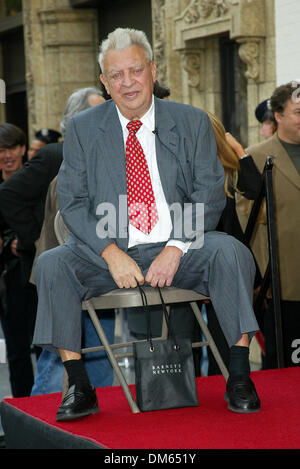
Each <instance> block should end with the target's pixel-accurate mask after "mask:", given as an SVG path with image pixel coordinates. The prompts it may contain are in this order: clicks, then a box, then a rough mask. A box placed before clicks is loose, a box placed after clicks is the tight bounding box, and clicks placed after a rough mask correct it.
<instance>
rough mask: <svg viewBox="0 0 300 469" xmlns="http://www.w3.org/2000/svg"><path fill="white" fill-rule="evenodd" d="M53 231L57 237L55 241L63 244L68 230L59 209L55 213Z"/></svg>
mask: <svg viewBox="0 0 300 469" xmlns="http://www.w3.org/2000/svg"><path fill="white" fill-rule="evenodd" d="M54 231H55V235H56V237H57V241H58V242H59V244H64V243H65V241H66V239H67V237H68V234H69V232H70V231H69V230H68V228H67V227H66V225H65V222H64V220H63V217H62V216H61V213H60V211H58V212H57V214H56V215H55V219H54Z"/></svg>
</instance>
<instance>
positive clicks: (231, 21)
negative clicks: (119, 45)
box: [0, 0, 276, 145]
mask: <svg viewBox="0 0 300 469" xmlns="http://www.w3.org/2000/svg"><path fill="white" fill-rule="evenodd" d="M133 4H134V5H135V8H134V9H132V12H131V13H132V14H131V15H130V16H129V15H128V17H126V14H124V11H126V10H125V7H127V6H128V7H130V5H131V7H132V5H133ZM22 6H23V11H22V18H23V36H24V54H25V81H26V93H27V109H28V111H27V113H28V134H29V138H30V137H31V136H32V135H33V132H34V131H35V130H37V129H40V128H42V127H51V128H56V129H59V123H60V120H61V116H62V112H63V108H64V105H65V102H66V99H67V97H68V96H69V95H70V93H71V92H72V91H73V90H74V89H77V88H80V87H84V86H94V85H96V86H100V84H99V79H98V77H99V66H98V63H97V54H98V45H99V40H100V39H101V38H102V37H104V36H105V35H106V33H107V32H108V31H106V30H105V29H108V27H110V29H113V28H114V27H117V26H119V25H121V26H133V27H138V28H139V27H140V29H146V30H148V32H149V31H151V32H150V34H148V35H150V36H151V40H152V43H153V48H154V54H155V61H156V63H157V65H158V78H159V80H160V81H161V82H162V83H163V84H166V85H167V86H169V87H170V89H171V98H172V99H173V100H175V101H180V102H185V103H189V104H192V105H194V106H197V107H201V108H204V109H207V110H209V111H211V112H213V113H216V114H217V115H218V116H219V117H220V118H221V119H222V120H223V122H224V123H225V125H226V127H227V129H228V130H230V131H232V132H234V133H235V134H237V137H238V138H240V139H241V141H242V142H243V143H244V144H245V145H246V144H252V143H254V142H257V141H258V140H259V124H258V122H257V121H256V119H255V115H254V110H255V107H256V105H257V104H258V103H259V102H260V101H262V100H263V99H266V98H267V97H269V96H270V94H271V93H272V91H273V89H274V88H275V86H276V63H275V20H274V0H131V1H130V2H129V1H125V0H109V1H108V0H23V2H22ZM139 8H140V10H141V12H144V14H143V15H142V13H141V14H140V16H139V17H136V18H134V16H135V15H138V14H139V13H138V11H139ZM110 10H111V11H113V13H112V14H111V16H110V17H109V16H107V15H108V14H109V12H110ZM118 11H119V14H118ZM103 12H105V14H106V16H105V21H103V20H102V21H101V19H103V18H104V16H103V15H104V13H103ZM0 14H1V12H0ZM101 15H102V16H101ZM142 16H143V18H142ZM0 23H1V20H0ZM0 33H1V24H0ZM104 33H105V34H104ZM0 43H1V35H0ZM0 65H1V62H0ZM0 73H1V71H0ZM0 77H1V76H0ZM1 106H2V104H1ZM4 119H5V112H3V110H2V111H1V120H2V121H3V120H4Z"/></svg>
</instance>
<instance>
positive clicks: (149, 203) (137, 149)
mask: <svg viewBox="0 0 300 469" xmlns="http://www.w3.org/2000/svg"><path fill="white" fill-rule="evenodd" d="M141 125H142V122H141V121H139V120H136V121H130V122H129V123H128V124H127V129H128V130H129V135H128V138H127V141H126V175H127V198H128V200H127V202H128V214H129V221H130V224H131V225H133V226H135V227H136V228H137V229H138V230H140V231H142V232H143V233H145V234H149V233H150V231H151V230H152V228H153V227H154V226H155V224H156V223H157V220H158V214H157V209H156V204H155V199H154V193H153V189H152V184H151V179H150V174H149V168H148V164H147V160H146V157H145V154H144V151H143V149H142V146H141V144H140V142H139V141H138V139H137V137H136V135H135V134H136V132H137V131H138V130H139V128H140V127H141Z"/></svg>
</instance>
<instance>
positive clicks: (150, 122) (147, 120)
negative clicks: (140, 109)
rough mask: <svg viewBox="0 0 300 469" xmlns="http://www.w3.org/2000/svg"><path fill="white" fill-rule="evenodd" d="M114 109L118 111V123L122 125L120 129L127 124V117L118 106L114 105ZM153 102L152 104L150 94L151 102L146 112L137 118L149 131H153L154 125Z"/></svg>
mask: <svg viewBox="0 0 300 469" xmlns="http://www.w3.org/2000/svg"><path fill="white" fill-rule="evenodd" d="M116 109H117V112H118V116H119V119H120V123H121V126H122V129H124V128H126V125H127V124H128V122H130V121H129V119H127V117H125V116H123V114H122V113H121V111H120V110H119V108H118V106H117V105H116ZM154 110H155V104H154V95H153V96H152V103H151V106H150V108H149V109H148V111H147V112H146V114H144V115H143V117H141V118H140V119H139V120H140V121H141V122H142V124H143V125H144V126H145V127H147V129H149V130H150V131H151V132H152V131H153V129H154V127H155V125H154V117H155V112H154Z"/></svg>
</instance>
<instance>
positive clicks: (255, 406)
mask: <svg viewBox="0 0 300 469" xmlns="http://www.w3.org/2000/svg"><path fill="white" fill-rule="evenodd" d="M224 398H225V401H226V402H227V403H228V409H230V410H232V411H233V412H240V413H243V414H249V413H252V412H258V411H259V410H260V400H259V397H258V395H257V392H256V389H255V386H254V384H253V382H252V381H251V379H250V378H249V377H248V376H241V377H239V378H236V379H233V380H230V378H229V379H228V381H227V383H226V392H225V395H224Z"/></svg>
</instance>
